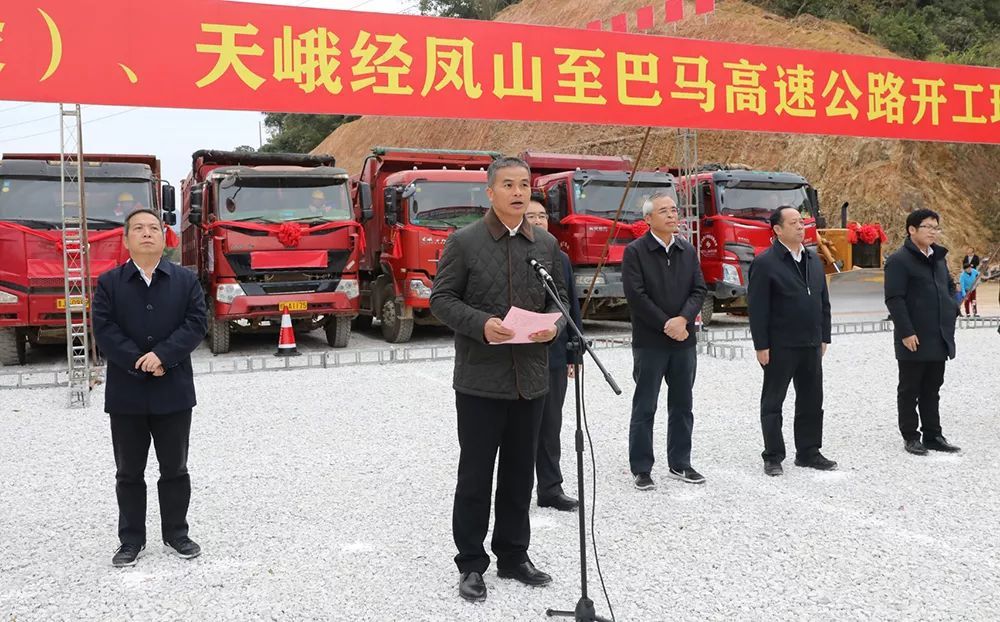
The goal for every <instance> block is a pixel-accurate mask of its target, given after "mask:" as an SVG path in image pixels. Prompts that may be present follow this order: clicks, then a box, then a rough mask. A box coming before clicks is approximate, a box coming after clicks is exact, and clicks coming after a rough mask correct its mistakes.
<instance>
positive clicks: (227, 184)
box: [217, 177, 354, 223]
mask: <svg viewBox="0 0 1000 622" xmlns="http://www.w3.org/2000/svg"><path fill="white" fill-rule="evenodd" d="M345 182H346V180H340V179H338V180H335V181H334V180H330V179H302V178H299V179H290V178H281V177H259V178H252V179H250V178H245V177H244V178H241V179H237V180H235V183H234V182H233V181H232V180H231V179H229V180H223V181H222V182H220V183H219V186H218V188H219V191H218V195H217V196H218V197H219V204H218V208H217V209H218V214H219V218H220V219H221V220H231V221H237V220H243V221H248V220H249V221H254V222H265V223H279V222H296V221H299V222H308V221H337V220H354V211H353V210H352V209H351V200H350V197H349V196H348V194H347V184H346V183H345ZM304 183H309V184H310V185H303V184H304Z"/></svg>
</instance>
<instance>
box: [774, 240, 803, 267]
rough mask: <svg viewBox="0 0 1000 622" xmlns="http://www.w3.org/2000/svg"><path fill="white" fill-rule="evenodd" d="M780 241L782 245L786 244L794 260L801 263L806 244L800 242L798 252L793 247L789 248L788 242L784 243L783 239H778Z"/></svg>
mask: <svg viewBox="0 0 1000 622" xmlns="http://www.w3.org/2000/svg"><path fill="white" fill-rule="evenodd" d="M778 242H780V243H781V245H782V246H784V247H785V248H787V249H788V252H789V253H791V254H792V259H794V260H795V263H799V262H801V261H802V251H803V249H805V246H802V245H801V244H800V245H799V252H797V253H796V252H795V251H793V250H792V249H791V248H789V247H788V245H787V244H785V243H784V242H782V241H781V240H778Z"/></svg>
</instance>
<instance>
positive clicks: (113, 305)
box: [93, 259, 207, 415]
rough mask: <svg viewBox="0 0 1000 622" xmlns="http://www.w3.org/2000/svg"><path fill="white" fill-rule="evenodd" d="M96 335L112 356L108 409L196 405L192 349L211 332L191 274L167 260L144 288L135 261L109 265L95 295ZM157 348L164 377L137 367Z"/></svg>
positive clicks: (158, 410)
mask: <svg viewBox="0 0 1000 622" xmlns="http://www.w3.org/2000/svg"><path fill="white" fill-rule="evenodd" d="M93 315H94V338H95V339H96V340H97V345H98V347H99V348H100V349H101V352H102V354H103V355H104V357H105V358H106V359H107V361H108V378H107V387H106V389H105V393H104V411H105V412H107V413H112V414H115V415H160V414H168V413H174V412H179V411H184V410H188V409H190V408H192V407H193V406H194V405H195V394H194V376H193V372H192V369H191V352H193V351H194V349H195V348H197V347H198V344H200V343H201V340H202V339H204V337H205V333H206V330H207V324H206V322H207V318H206V309H205V294H204V292H203V291H202V289H201V283H199V282H198V277H197V276H195V274H194V273H193V272H191V271H190V270H187V269H185V268H182V267H180V266H178V265H176V264H173V263H170V262H169V261H168V260H166V259H161V260H160V264H159V265H158V266H157V267H156V269H155V270H154V271H153V279H152V282H151V283H150V285H148V286H147V285H146V283H145V281H143V280H142V276H141V275H140V274H139V269H138V268H137V267H136V265H135V264H134V263H133V262H132V261H128V262H126V263H125V264H123V265H121V266H118V267H117V268H115V269H113V270H109V271H107V272H105V273H104V274H102V275H101V277H100V278H99V279H98V280H97V291H96V292H94V304H93ZM147 352H155V353H156V356H158V357H159V359H160V361H161V362H162V363H163V367H164V369H166V372H167V373H166V374H165V375H164V376H161V377H159V378H157V377H155V376H153V374H152V373H147V372H143V371H139V370H137V369H135V362H136V361H137V360H138V359H139V357H141V356H142V355H143V354H145V353H147Z"/></svg>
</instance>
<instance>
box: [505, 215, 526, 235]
mask: <svg viewBox="0 0 1000 622" xmlns="http://www.w3.org/2000/svg"><path fill="white" fill-rule="evenodd" d="M500 222H503V221H500ZM523 224H524V217H521V222H519V223H517V226H516V227H514V228H513V229H511V228H510V227H507V225H504V226H505V227H507V232H508V233H510V237H514V236H515V235H517V230H518V229H520V228H521V225H523Z"/></svg>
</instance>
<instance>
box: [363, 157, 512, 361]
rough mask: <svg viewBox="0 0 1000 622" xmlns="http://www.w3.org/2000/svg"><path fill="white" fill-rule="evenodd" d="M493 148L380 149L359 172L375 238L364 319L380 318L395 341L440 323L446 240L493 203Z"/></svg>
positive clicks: (370, 235)
mask: <svg viewBox="0 0 1000 622" xmlns="http://www.w3.org/2000/svg"><path fill="white" fill-rule="evenodd" d="M499 155H500V154H498V153H492V152H487V151H452V150H436V149H401V148H392V147H375V148H374V149H372V152H371V154H370V155H369V156H368V157H366V158H365V161H364V163H363V164H362V166H361V173H360V174H359V175H357V176H356V177H354V178H353V181H354V192H355V202H356V206H357V209H358V210H359V211H360V212H361V213H362V221H363V222H364V228H365V235H366V237H367V239H368V240H369V241H370V243H369V245H368V248H367V251H366V252H365V253H364V254H363V256H362V258H361V265H360V273H359V274H360V277H361V310H360V315H359V316H358V323H359V324H363V325H364V326H365V327H367V326H371V323H372V320H373V319H374V318H378V320H379V322H380V323H381V326H382V336H383V337H384V338H385V340H386V341H389V342H390V343H403V342H406V341H409V340H410V337H411V335H412V333H413V326H414V324H437V323H438V322H437V320H436V319H435V318H434V316H433V315H431V310H430V295H431V284H432V283H433V280H434V275H435V274H436V273H437V262H438V260H439V259H440V257H441V251H442V250H444V243H445V240H447V239H448V236H449V235H450V234H451V233H452V232H453V231H455V230H456V229H457V228H459V227H463V226H465V225H467V224H469V223H472V222H475V221H476V220H477V219H479V218H481V217H482V215H483V214H485V213H486V211H487V210H488V209H489V207H490V202H489V199H488V198H487V196H486V169H487V168H488V167H489V165H490V163H491V162H492V161H493V160H494V159H495V158H497V157H499Z"/></svg>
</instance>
